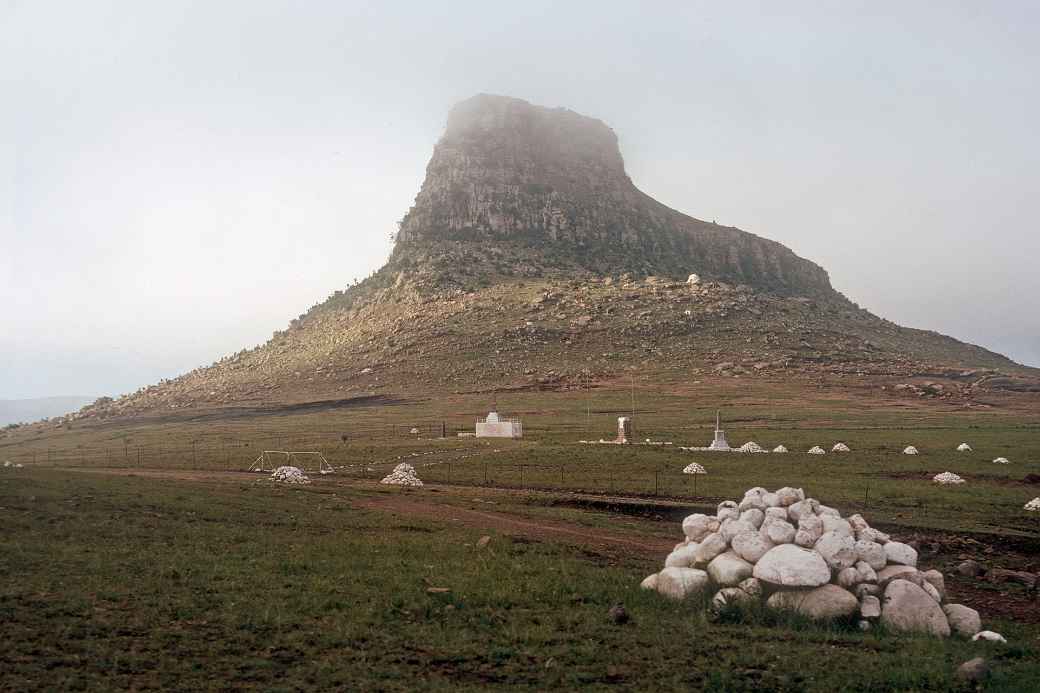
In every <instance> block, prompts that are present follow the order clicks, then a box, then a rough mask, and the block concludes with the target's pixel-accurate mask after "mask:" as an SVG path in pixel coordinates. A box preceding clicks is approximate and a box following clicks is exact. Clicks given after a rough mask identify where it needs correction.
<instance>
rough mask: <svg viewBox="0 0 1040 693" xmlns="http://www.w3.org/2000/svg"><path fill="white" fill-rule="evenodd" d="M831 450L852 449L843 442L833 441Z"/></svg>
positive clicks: (848, 450)
mask: <svg viewBox="0 0 1040 693" xmlns="http://www.w3.org/2000/svg"><path fill="white" fill-rule="evenodd" d="M831 452H852V450H851V449H849V446H848V445H846V444H845V443H835V444H834V447H833V448H831Z"/></svg>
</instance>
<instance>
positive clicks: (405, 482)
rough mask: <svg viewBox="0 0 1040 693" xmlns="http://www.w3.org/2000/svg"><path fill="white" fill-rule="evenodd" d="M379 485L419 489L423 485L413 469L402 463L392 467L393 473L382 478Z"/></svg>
mask: <svg viewBox="0 0 1040 693" xmlns="http://www.w3.org/2000/svg"><path fill="white" fill-rule="evenodd" d="M379 483H381V484H387V485H389V486H413V487H419V486H422V485H423V482H422V480H421V479H420V478H419V477H418V476H417V475H416V473H415V467H413V466H412V465H410V464H408V463H407V462H402V463H401V464H399V465H397V466H396V467H394V471H392V472H390V473H389V474H387V475H386V476H385V477H383V479H382V481H380V482H379Z"/></svg>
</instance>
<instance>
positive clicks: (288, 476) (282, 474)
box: [269, 465, 311, 484]
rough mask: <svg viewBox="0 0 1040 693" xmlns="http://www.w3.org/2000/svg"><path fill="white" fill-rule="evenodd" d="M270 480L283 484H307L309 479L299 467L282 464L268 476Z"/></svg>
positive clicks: (309, 481)
mask: <svg viewBox="0 0 1040 693" xmlns="http://www.w3.org/2000/svg"><path fill="white" fill-rule="evenodd" d="M269 478H270V479H271V481H278V482H280V483H283V484H309V483H311V480H310V479H309V478H308V477H307V475H306V474H304V473H303V470H302V469H300V468H299V467H290V466H288V465H283V466H281V467H278V468H277V469H275V470H274V471H273V472H271V476H270V477H269Z"/></svg>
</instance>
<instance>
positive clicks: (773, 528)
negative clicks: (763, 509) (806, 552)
mask: <svg viewBox="0 0 1040 693" xmlns="http://www.w3.org/2000/svg"><path fill="white" fill-rule="evenodd" d="M759 532H760V533H761V534H762V536H764V537H765V538H766V539H768V540H769V541H771V542H773V543H774V544H790V543H791V542H792V541H794V537H795V535H796V534H797V530H796V529H795V528H794V525H792V524H791V523H790V522H785V521H784V520H767V521H765V522H763V523H762V528H761V529H760V530H759Z"/></svg>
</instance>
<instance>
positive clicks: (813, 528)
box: [794, 515, 823, 549]
mask: <svg viewBox="0 0 1040 693" xmlns="http://www.w3.org/2000/svg"><path fill="white" fill-rule="evenodd" d="M822 536H823V520H822V519H820V518H819V517H817V516H816V515H804V516H803V517H802V518H801V519H800V520H798V531H797V532H796V533H795V535H794V543H796V544H798V545H799V546H803V547H805V548H807V549H809V548H812V547H813V545H814V544H816V542H817V541H819V539H820V537H822Z"/></svg>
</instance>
